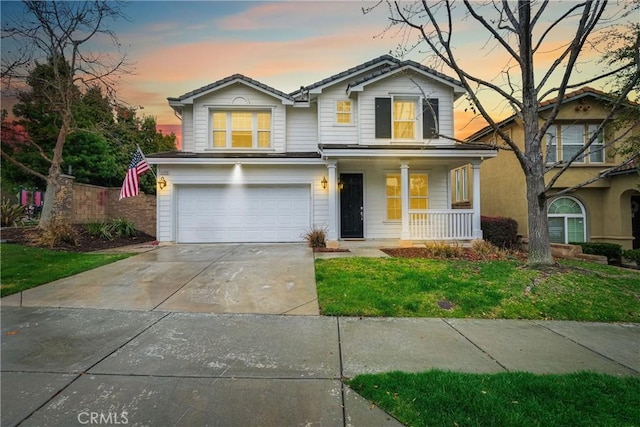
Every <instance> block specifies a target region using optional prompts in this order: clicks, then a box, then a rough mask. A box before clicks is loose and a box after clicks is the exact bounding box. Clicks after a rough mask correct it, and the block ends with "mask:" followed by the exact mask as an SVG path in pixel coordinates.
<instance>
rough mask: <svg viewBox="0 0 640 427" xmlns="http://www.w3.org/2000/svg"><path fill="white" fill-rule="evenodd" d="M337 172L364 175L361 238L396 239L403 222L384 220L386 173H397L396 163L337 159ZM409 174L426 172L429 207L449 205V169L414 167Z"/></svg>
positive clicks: (385, 215)
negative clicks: (362, 229)
mask: <svg viewBox="0 0 640 427" xmlns="http://www.w3.org/2000/svg"><path fill="white" fill-rule="evenodd" d="M340 173H362V174H363V175H364V205H365V206H364V212H365V224H364V237H365V238H368V239H399V238H400V232H401V229H402V225H401V223H400V221H388V220H387V197H386V176H387V174H390V173H398V174H399V173H400V167H399V165H398V163H397V162H395V164H392V163H391V162H389V163H387V164H381V163H378V162H376V163H370V162H364V161H363V162H348V163H341V162H339V163H338V174H340ZM409 173H410V174H411V173H426V174H427V175H428V181H429V184H428V185H429V187H428V191H429V208H430V209H448V208H449V206H448V187H447V185H448V184H447V174H448V173H449V172H448V168H446V167H440V166H437V167H434V166H424V167H421V166H415V167H411V168H410V169H409ZM338 229H339V228H338Z"/></svg>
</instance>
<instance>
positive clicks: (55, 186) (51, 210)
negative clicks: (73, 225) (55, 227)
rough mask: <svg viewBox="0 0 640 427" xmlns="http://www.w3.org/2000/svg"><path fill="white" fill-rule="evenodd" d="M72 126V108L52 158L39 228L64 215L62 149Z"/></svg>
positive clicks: (66, 117) (63, 122) (69, 109)
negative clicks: (61, 180)
mask: <svg viewBox="0 0 640 427" xmlns="http://www.w3.org/2000/svg"><path fill="white" fill-rule="evenodd" d="M70 126H71V108H68V110H67V111H64V112H63V114H62V124H61V126H60V132H58V138H57V139H56V146H55V148H54V149H53V157H52V158H51V167H50V168H49V174H48V175H47V190H46V192H45V195H44V201H43V205H42V214H41V216H40V223H39V226H40V227H41V228H42V227H46V226H47V224H49V223H50V222H51V221H53V220H55V219H63V218H59V217H60V216H61V214H62V207H63V205H64V202H65V194H64V191H63V190H64V188H63V186H62V183H61V182H60V175H61V166H62V149H63V147H64V143H65V141H66V139H67V135H68V134H69V128H70Z"/></svg>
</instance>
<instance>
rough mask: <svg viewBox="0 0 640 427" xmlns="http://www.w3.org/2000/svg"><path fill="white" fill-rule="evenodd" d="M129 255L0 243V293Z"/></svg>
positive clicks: (6, 293) (9, 291) (30, 285)
mask: <svg viewBox="0 0 640 427" xmlns="http://www.w3.org/2000/svg"><path fill="white" fill-rule="evenodd" d="M131 255H132V254H109V255H107V254H90V253H75V252H61V251H51V250H48V249H43V248H34V247H29V246H23V245H14V244H9V243H2V244H0V261H1V262H2V274H1V280H2V282H1V285H0V295H1V296H3V297H4V296H7V295H11V294H14V293H16V292H20V291H23V290H26V289H29V288H33V287H35V286H38V285H42V284H44V283H49V282H52V281H54V280H58V279H62V278H63V277H68V276H72V275H74V274H77V273H81V272H83V271H86V270H91V269H94V268H96V267H100V266H102V265H106V264H110V263H112V262H115V261H118V260H121V259H124V258H128V257H130V256H131Z"/></svg>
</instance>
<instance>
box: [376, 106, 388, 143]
mask: <svg viewBox="0 0 640 427" xmlns="http://www.w3.org/2000/svg"><path fill="white" fill-rule="evenodd" d="M376 138H391V98H376Z"/></svg>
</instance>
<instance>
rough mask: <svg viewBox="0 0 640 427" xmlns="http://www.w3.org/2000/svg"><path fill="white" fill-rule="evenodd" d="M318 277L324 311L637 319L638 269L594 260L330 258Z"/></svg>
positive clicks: (639, 311) (318, 263)
mask: <svg viewBox="0 0 640 427" xmlns="http://www.w3.org/2000/svg"><path fill="white" fill-rule="evenodd" d="M316 280H317V289H318V299H319V304H320V311H321V312H322V314H325V315H336V316H385V317H458V318H465V317H472V318H504V319H557V320H582V321H607V322H614V321H624V322H638V321H640V273H639V272H637V271H632V270H623V269H619V268H615V267H609V266H603V265H598V264H592V263H584V262H566V263H562V265H561V267H560V268H556V269H552V270H547V271H539V270H534V269H527V268H524V267H523V266H522V265H521V264H519V263H518V262H517V261H478V262H473V261H459V260H431V259H422V258H420V259H418V258H413V259H412V258H334V259H318V260H316ZM438 302H441V305H443V304H442V302H448V303H450V304H452V308H451V309H445V308H441V307H440V305H438Z"/></svg>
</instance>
